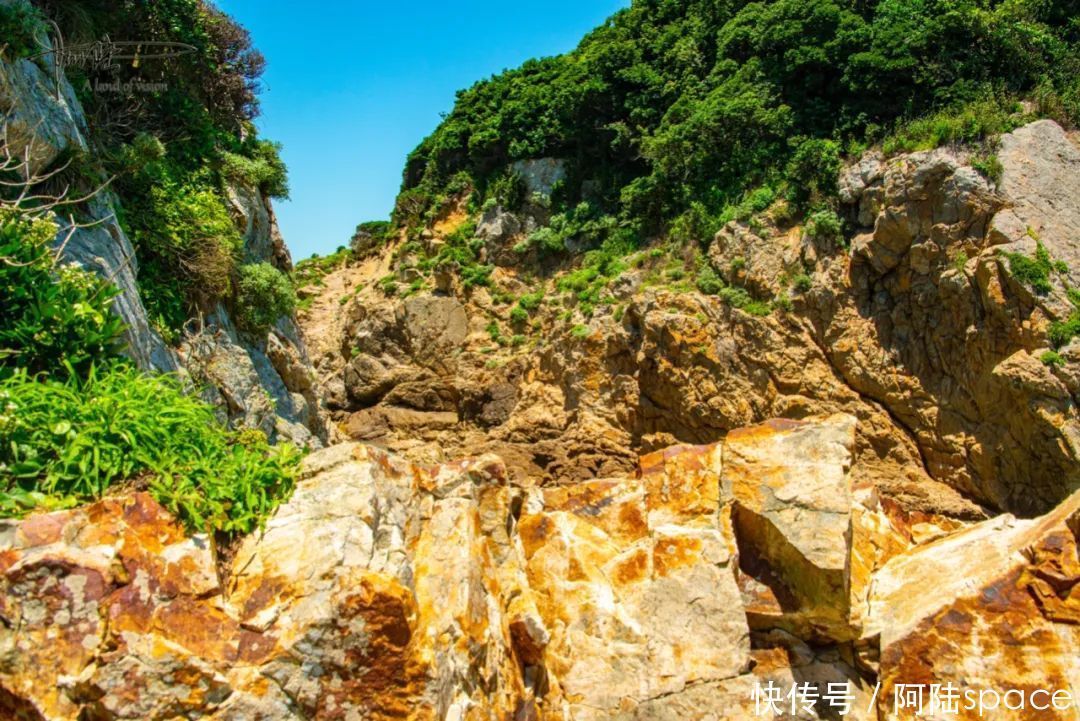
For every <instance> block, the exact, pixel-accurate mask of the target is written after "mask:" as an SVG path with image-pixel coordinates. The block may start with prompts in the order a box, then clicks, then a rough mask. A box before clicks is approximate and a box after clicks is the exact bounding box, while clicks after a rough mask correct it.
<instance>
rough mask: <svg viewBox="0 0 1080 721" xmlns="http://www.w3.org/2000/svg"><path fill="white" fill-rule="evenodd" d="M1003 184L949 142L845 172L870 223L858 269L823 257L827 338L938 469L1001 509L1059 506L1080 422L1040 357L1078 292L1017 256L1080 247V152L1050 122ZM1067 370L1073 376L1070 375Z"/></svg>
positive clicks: (1010, 157) (1021, 145)
mask: <svg viewBox="0 0 1080 721" xmlns="http://www.w3.org/2000/svg"><path fill="white" fill-rule="evenodd" d="M1001 147H1002V152H1001V154H1000V158H1001V162H1002V165H1003V167H1004V174H1003V176H1002V181H1001V186H1000V188H998V189H997V190H996V191H995V189H994V188H993V187H992V186H991V185H990V184H989V182H988V181H987V180H986V179H984V178H982V177H981V176H980V175H978V174H977V173H976V172H975V171H974V170H972V169H971V168H970V167H968V166H966V165H965V164H964V160H965V159H964V158H963V157H962V156H960V155H958V154H956V153H954V152H951V151H948V150H935V151H930V152H925V153H915V154H912V155H908V156H901V157H898V158H894V159H891V160H889V161H883V160H881V159H879V158H873V157H871V158H868V159H865V160H864V161H863V162H862V163H860V164H859V165H858V166H855V167H854V168H852V169H851V170H850V171H849V172H848V173H847V175H846V176H845V177H844V180H843V193H842V195H843V197H845V199H847V200H850V202H851V203H852V206H853V208H857V212H856V211H855V210H853V212H856V214H857V215H858V222H859V223H861V224H864V225H867V226H869V225H872V226H873V227H872V229H871V228H867V229H866V230H865V232H861V233H859V234H857V235H856V236H855V238H854V239H853V241H852V259H851V263H850V268H849V269H845V268H844V267H843V266H840V267H838V266H836V265H835V264H833V265H832V266H829V265H827V264H825V265H823V268H822V272H823V273H825V274H826V275H827V277H828V278H829V283H830V285H829V286H828V287H827V289H822V290H821V291H818V292H816V293H814V294H813V295H812V297H811V299H810V301H809V302H810V303H811V304H812V305H813V306H814V309H815V311H814V312H815V314H816V315H815V322H816V323H817V324H819V328H820V332H821V337H822V344H823V346H824V347H825V348H826V351H827V353H828V355H829V359H830V361H831V362H832V364H833V365H834V366H835V367H836V368H837V370H838V372H839V373H840V374H841V375H842V376H843V378H844V380H845V381H846V382H847V383H848V384H849V385H850V386H851V387H852V388H854V389H856V390H857V391H858V392H859V393H860V394H862V395H864V396H867V397H869V398H873V399H875V400H876V401H878V402H879V403H881V404H882V405H883V406H884V407H886V408H887V409H888V410H889V412H890V414H891V415H892V416H893V417H894V418H896V419H897V420H898V421H899V422H900V423H901V424H902V425H903V426H904V427H905V428H906V429H907V430H909V431H910V432H911V433H912V434H913V437H914V439H915V441H916V443H917V444H918V447H919V451H920V454H921V456H922V458H923V460H924V463H925V466H926V469H927V471H928V472H929V473H930V475H932V476H933V477H934V478H936V479H939V480H942V481H945V482H947V483H948V484H950V485H951V486H953V487H954V488H957V489H959V490H961V491H962V492H964V493H966V494H968V495H970V496H971V497H974V498H976V499H978V500H979V501H981V502H983V503H986V504H989V505H992V506H994V507H997V508H999V509H1011V510H1015V511H1018V512H1024V513H1032V512H1037V511H1040V510H1042V511H1045V510H1046V509H1048V508H1050V507H1052V506H1053V505H1054V504H1056V503H1057V502H1059V501H1060V500H1061V499H1062V498H1064V497H1065V496H1066V495H1068V493H1069V492H1070V491H1071V490H1074V489H1075V488H1076V487H1077V484H1078V483H1080V479H1078V476H1077V470H1076V469H1077V464H1076V460H1077V446H1076V438H1077V437H1078V436H1077V432H1078V430H1080V426H1078V425H1077V423H1078V420H1077V416H1076V411H1075V404H1074V401H1073V397H1072V394H1071V392H1070V390H1069V388H1068V387H1067V385H1066V383H1065V382H1064V381H1063V380H1062V379H1061V378H1059V377H1058V374H1056V373H1055V372H1054V371H1053V370H1052V369H1051V368H1049V367H1047V366H1045V365H1043V364H1042V363H1040V362H1039V360H1038V357H1039V355H1040V354H1041V352H1042V351H1045V350H1046V349H1047V348H1048V345H1049V344H1048V341H1047V337H1046V332H1047V329H1048V326H1049V322H1050V321H1052V320H1061V319H1064V318H1065V317H1067V316H1068V315H1069V313H1070V312H1071V310H1072V305H1071V303H1069V302H1068V301H1067V300H1066V299H1065V286H1064V284H1063V283H1062V282H1061V281H1060V280H1059V279H1057V278H1056V277H1055V278H1051V280H1052V281H1053V282H1054V284H1055V290H1054V291H1053V292H1052V293H1050V294H1048V295H1047V296H1045V297H1044V296H1040V295H1038V294H1037V293H1034V292H1033V291H1032V290H1031V289H1030V288H1029V287H1026V286H1025V285H1024V284H1023V283H1021V282H1020V280H1018V279H1016V278H1014V277H1013V275H1012V273H1011V270H1010V263H1009V261H1008V260H1007V259H1006V256H1005V255H1004V254H1005V253H1022V254H1024V255H1027V256H1029V257H1034V255H1035V252H1036V247H1037V242H1036V239H1037V238H1038V239H1041V238H1042V235H1041V232H1042V231H1045V233H1046V239H1045V240H1040V241H1039V242H1041V243H1042V244H1043V246H1044V247H1045V248H1046V250H1047V251H1049V253H1050V254H1051V256H1052V257H1053V258H1054V259H1056V260H1061V261H1065V262H1068V261H1069V260H1070V259H1073V258H1075V256H1076V252H1077V251H1076V239H1077V237H1080V236H1077V235H1076V234H1075V233H1073V232H1072V229H1073V228H1074V227H1075V225H1076V222H1077V217H1078V214H1080V197H1078V196H1077V195H1076V193H1075V192H1074V191H1070V190H1065V189H1066V188H1075V187H1076V185H1077V183H1080V150H1078V149H1077V147H1076V146H1075V145H1074V144H1073V143H1072V141H1071V140H1070V139H1069V138H1067V137H1066V135H1065V133H1064V132H1063V131H1062V130H1061V128H1060V127H1058V126H1057V125H1056V124H1054V123H1053V122H1050V121H1040V122H1038V123H1034V124H1032V125H1029V126H1026V127H1024V128H1021V129H1020V130H1017V131H1015V132H1013V133H1010V134H1008V135H1006V136H1005V137H1004V138H1003V139H1002V141H1001ZM1062 375H1064V374H1062Z"/></svg>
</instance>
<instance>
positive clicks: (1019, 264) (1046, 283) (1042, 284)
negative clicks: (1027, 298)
mask: <svg viewBox="0 0 1080 721" xmlns="http://www.w3.org/2000/svg"><path fill="white" fill-rule="evenodd" d="M1005 257H1006V258H1007V259H1008V261H1009V272H1010V273H1012V276H1013V277H1014V278H1016V280H1018V281H1020V282H1021V283H1023V284H1024V285H1026V286H1028V287H1030V288H1031V289H1032V290H1033V291H1035V292H1036V293H1038V294H1039V295H1046V294H1047V293H1049V292H1050V291H1052V290H1053V289H1054V288H1053V286H1052V285H1051V284H1050V273H1051V271H1054V270H1065V269H1063V268H1060V267H1059V265H1058V264H1056V263H1054V261H1052V260H1051V259H1050V252H1049V251H1048V250H1047V249H1046V248H1044V247H1043V244H1042V243H1041V242H1038V241H1036V245H1035V256H1034V257H1033V258H1029V257H1028V256H1026V255H1024V254H1023V253H1005Z"/></svg>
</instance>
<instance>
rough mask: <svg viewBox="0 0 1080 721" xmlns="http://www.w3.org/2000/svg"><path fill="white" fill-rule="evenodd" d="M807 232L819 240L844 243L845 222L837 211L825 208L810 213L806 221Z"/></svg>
mask: <svg viewBox="0 0 1080 721" xmlns="http://www.w3.org/2000/svg"><path fill="white" fill-rule="evenodd" d="M806 232H807V233H808V234H809V235H810V237H811V238H813V239H815V240H819V241H832V242H834V243H842V242H843V241H844V233H843V223H842V221H841V220H840V216H838V215H837V214H836V212H835V211H833V210H831V209H829V208H825V209H823V210H818V211H815V212H814V213H811V214H810V218H809V220H808V221H807V223H806Z"/></svg>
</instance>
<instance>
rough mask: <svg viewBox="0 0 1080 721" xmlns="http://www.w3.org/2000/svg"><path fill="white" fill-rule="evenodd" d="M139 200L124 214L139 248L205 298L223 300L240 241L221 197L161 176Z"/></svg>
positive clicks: (202, 183)
mask: <svg viewBox="0 0 1080 721" xmlns="http://www.w3.org/2000/svg"><path fill="white" fill-rule="evenodd" d="M140 200H141V201H142V202H135V203H132V204H130V207H128V208H127V211H128V212H126V213H125V215H124V218H125V219H126V220H127V222H128V229H129V231H130V234H131V236H132V238H133V239H134V241H135V243H136V246H137V247H138V249H140V250H141V251H142V252H143V254H144V255H145V256H146V257H148V258H150V259H154V260H157V261H158V269H159V270H161V271H164V272H165V273H166V274H167V275H170V276H174V277H176V278H178V279H181V280H182V281H183V283H184V284H185V285H188V286H189V287H191V288H194V289H197V291H198V292H199V293H201V294H203V295H204V297H208V298H210V299H219V298H224V297H226V296H227V295H228V293H229V289H230V288H229V280H230V278H231V276H232V273H233V269H234V267H235V265H236V258H237V256H238V255H239V252H240V246H241V238H240V233H239V231H238V230H237V229H236V225H235V224H234V223H233V220H232V218H231V217H230V216H229V211H228V210H227V209H226V207H225V203H224V200H223V199H222V197H221V195H220V193H219V192H218V191H216V190H215V189H214V188H213V187H212V186H210V185H207V184H205V181H193V182H190V183H185V184H180V183H177V182H175V181H173V180H171V179H170V178H168V177H166V178H164V179H162V180H161V181H160V182H159V183H157V184H156V185H153V186H152V187H151V189H150V192H149V193H148V195H147V196H146V197H145V198H142V199H140ZM144 271H145V269H144ZM145 275H146V273H145V272H143V273H140V281H142V280H144V278H145ZM146 297H147V294H145V293H144V299H145V298H146Z"/></svg>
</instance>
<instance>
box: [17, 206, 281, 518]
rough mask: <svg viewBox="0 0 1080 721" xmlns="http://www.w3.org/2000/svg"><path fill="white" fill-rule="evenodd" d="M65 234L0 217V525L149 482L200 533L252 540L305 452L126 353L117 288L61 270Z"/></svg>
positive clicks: (20, 218) (43, 223)
mask: <svg viewBox="0 0 1080 721" xmlns="http://www.w3.org/2000/svg"><path fill="white" fill-rule="evenodd" d="M55 236H56V225H55V223H53V222H51V221H49V220H45V219H42V218H32V217H28V216H27V215H25V214H21V213H19V212H18V211H15V210H10V209H8V210H4V211H3V212H2V214H0V516H5V515H17V514H21V513H23V512H26V511H28V510H32V509H34V508H37V507H45V508H50V507H57V506H66V505H71V504H73V503H76V502H78V501H81V500H86V499H91V498H97V497H100V496H101V495H102V494H103V493H105V492H106V491H107V490H109V488H110V487H111V486H112V485H114V484H116V483H120V482H127V481H141V482H142V483H144V484H145V485H147V486H148V487H149V488H150V491H151V492H152V493H153V494H154V496H155V498H157V499H158V501H160V502H161V503H162V504H164V505H165V506H166V507H168V508H169V509H170V510H172V511H173V512H174V513H176V514H177V515H178V516H179V517H180V518H181V519H183V520H184V521H185V522H186V523H188V524H189V526H190V527H192V528H193V529H196V530H200V531H202V530H218V531H223V532H226V533H232V532H247V531H250V530H252V529H253V528H254V527H255V526H256V525H257V524H258V523H260V522H261V521H262V520H263V519H265V518H266V517H267V516H268V515H269V513H270V512H271V511H272V510H273V509H274V508H275V507H276V505H277V504H278V503H279V502H280V501H281V500H282V499H283V498H286V497H287V496H288V494H289V493H290V492H291V490H292V487H293V484H294V482H295V479H296V473H297V467H298V460H299V457H298V452H297V451H296V450H295V449H293V448H292V447H291V446H289V445H280V446H275V447H272V446H270V445H269V444H268V443H267V440H266V437H265V436H264V435H263V434H262V433H261V432H259V431H248V432H241V433H234V432H231V431H229V430H228V429H227V428H225V426H224V425H223V424H222V423H221V422H220V421H219V420H218V419H217V418H216V417H215V413H214V409H213V408H212V407H211V406H209V405H207V404H206V403H204V402H203V401H201V400H199V399H198V398H197V397H195V396H192V395H189V394H188V393H187V392H186V391H185V389H184V388H183V387H182V386H181V385H180V383H179V382H178V381H177V380H176V379H174V378H171V377H169V376H150V375H147V374H144V373H142V372H141V371H139V370H137V369H136V368H134V367H132V366H131V365H130V364H129V363H128V362H127V361H126V360H125V359H123V358H122V357H120V356H119V353H118V352H119V350H120V348H119V346H118V343H117V338H118V336H119V334H120V332H121V330H122V328H121V325H120V322H119V320H118V319H117V317H116V316H115V315H114V314H113V313H112V308H111V305H112V302H113V299H114V298H115V297H116V294H117V293H116V289H115V287H113V286H112V285H110V284H107V283H105V282H104V281H102V280H101V279H100V278H98V277H97V276H95V275H93V274H91V273H88V272H86V271H84V270H80V269H78V268H75V267H69V266H63V265H60V264H58V263H57V261H56V256H55V251H54V250H53V249H52V247H51V244H52V241H53V239H54V238H55ZM267 267H269V266H267ZM271 270H273V272H275V273H278V274H279V275H280V272H279V271H276V270H274V269H272V268H271ZM282 277H284V276H282ZM286 282H287V281H286ZM290 290H291V288H290Z"/></svg>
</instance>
